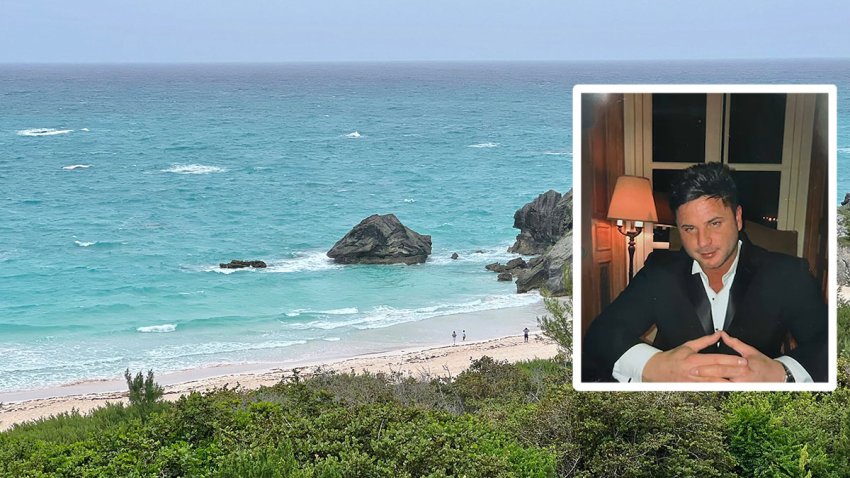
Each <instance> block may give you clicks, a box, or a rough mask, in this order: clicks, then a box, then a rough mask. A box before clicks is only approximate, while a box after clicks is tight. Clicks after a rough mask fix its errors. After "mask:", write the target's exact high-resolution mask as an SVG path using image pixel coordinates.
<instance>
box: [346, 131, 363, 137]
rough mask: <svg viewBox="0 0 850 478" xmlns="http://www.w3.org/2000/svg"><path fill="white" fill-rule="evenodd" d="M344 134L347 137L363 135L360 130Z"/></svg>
mask: <svg viewBox="0 0 850 478" xmlns="http://www.w3.org/2000/svg"><path fill="white" fill-rule="evenodd" d="M343 136H345V137H346V138H360V137H361V136H362V135H361V134H360V133H359V132H357V131H354V132H351V133H348V134H346V135H343Z"/></svg>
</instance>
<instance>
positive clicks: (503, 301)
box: [286, 292, 541, 330]
mask: <svg viewBox="0 0 850 478" xmlns="http://www.w3.org/2000/svg"><path fill="white" fill-rule="evenodd" d="M540 300H541V297H540V294H538V293H533V292H532V293H527V294H506V295H490V296H485V297H482V298H480V299H475V300H472V301H468V302H462V303H448V304H438V305H434V306H430V307H420V308H416V309H405V308H395V307H390V306H388V305H379V306H376V307H374V308H372V309H371V310H370V311H369V312H368V313H366V314H364V315H361V316H359V317H354V318H350V319H345V320H339V319H331V318H326V319H320V320H313V321H310V322H296V323H292V324H286V327H287V328H291V329H296V330H311V329H322V330H333V329H339V328H342V327H353V328H355V329H360V330H363V329H379V328H383V327H389V326H391V325H398V324H403V323H406V322H416V321H419V320H424V319H430V318H432V317H439V316H444V315H453V314H463V313H471V312H480V311H484V310H496V309H504V308H507V307H519V306H523V305H531V304H536V303H538V302H540Z"/></svg>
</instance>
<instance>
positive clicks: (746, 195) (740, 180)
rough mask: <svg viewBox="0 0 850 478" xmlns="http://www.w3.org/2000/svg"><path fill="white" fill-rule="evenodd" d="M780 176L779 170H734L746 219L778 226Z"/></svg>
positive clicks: (765, 224)
mask: <svg viewBox="0 0 850 478" xmlns="http://www.w3.org/2000/svg"><path fill="white" fill-rule="evenodd" d="M780 176H781V173H780V172H779V171H732V177H733V178H734V179H735V184H737V185H738V199H739V201H740V203H741V207H742V208H743V210H744V219H745V220H750V221H753V222H757V223H759V224H761V225H763V226H767V227H770V228H772V229H776V228H777V227H776V226H777V224H776V223H777V220H778V217H779V181H780Z"/></svg>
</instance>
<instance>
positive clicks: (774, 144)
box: [729, 93, 786, 164]
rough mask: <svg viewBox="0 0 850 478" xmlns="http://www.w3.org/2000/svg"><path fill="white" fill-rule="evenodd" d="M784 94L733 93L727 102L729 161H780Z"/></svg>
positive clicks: (783, 126)
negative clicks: (728, 102) (728, 103)
mask: <svg viewBox="0 0 850 478" xmlns="http://www.w3.org/2000/svg"><path fill="white" fill-rule="evenodd" d="M785 99H786V98H785V95H784V94H774V93H770V94H768V93H753V94H733V95H731V100H730V105H729V162H730V163H747V164H755V163H760V164H781V163H782V140H783V137H784V135H785Z"/></svg>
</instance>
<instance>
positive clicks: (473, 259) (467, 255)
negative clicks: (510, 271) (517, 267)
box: [425, 244, 519, 270]
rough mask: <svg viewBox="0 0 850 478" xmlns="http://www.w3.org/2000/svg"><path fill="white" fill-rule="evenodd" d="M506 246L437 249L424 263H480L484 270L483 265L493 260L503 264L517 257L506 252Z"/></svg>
mask: <svg viewBox="0 0 850 478" xmlns="http://www.w3.org/2000/svg"><path fill="white" fill-rule="evenodd" d="M508 246H510V244H505V245H503V246H499V247H495V248H486V249H484V248H482V249H474V250H469V249H467V250H463V249H458V250H456V251H438V252H436V253H432V254H431V255H430V256H428V260H427V261H426V262H425V263H426V264H434V265H438V266H440V265H446V264H457V263H459V262H462V263H472V264H481V270H484V266H486V265H487V264H492V263H493V262H501V263H502V264H504V263H505V262H507V261H509V260H511V259H515V258H516V257H519V255H518V254H513V253H510V252H507V250H508ZM452 252H457V255H458V258H457V259H452V257H451V256H452Z"/></svg>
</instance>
